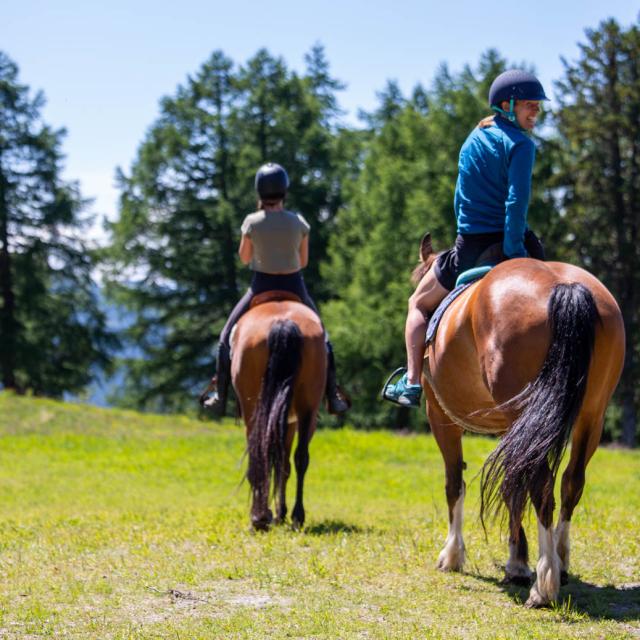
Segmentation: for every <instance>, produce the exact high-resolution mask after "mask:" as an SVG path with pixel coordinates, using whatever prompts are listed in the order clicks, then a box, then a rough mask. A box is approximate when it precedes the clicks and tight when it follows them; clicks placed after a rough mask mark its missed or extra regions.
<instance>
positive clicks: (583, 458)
mask: <svg viewBox="0 0 640 640" xmlns="http://www.w3.org/2000/svg"><path fill="white" fill-rule="evenodd" d="M602 421H603V418H602V417H600V418H599V419H590V418H589V417H587V416H580V417H579V418H578V420H577V422H576V426H575V428H574V431H573V437H572V440H571V455H570V457H569V463H568V464H567V468H566V469H565V472H564V474H563V475H562V485H561V489H560V516H559V518H558V524H557V526H556V549H557V551H558V556H559V557H560V583H561V584H563V585H564V584H567V582H568V581H569V556H570V543H569V530H570V527H571V516H572V515H573V511H574V509H575V508H576V506H577V504H578V502H579V501H580V498H581V496H582V490H583V488H584V480H585V469H586V467H587V464H588V462H589V460H590V459H591V457H592V456H593V454H594V452H595V450H596V448H597V447H598V443H599V441H600V435H601V433H602Z"/></svg>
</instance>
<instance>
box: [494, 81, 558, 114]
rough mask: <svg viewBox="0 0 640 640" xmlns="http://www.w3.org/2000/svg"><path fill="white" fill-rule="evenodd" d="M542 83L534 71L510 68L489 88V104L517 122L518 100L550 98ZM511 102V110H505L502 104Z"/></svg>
mask: <svg viewBox="0 0 640 640" xmlns="http://www.w3.org/2000/svg"><path fill="white" fill-rule="evenodd" d="M548 99H549V98H547V96H546V95H545V92H544V89H543V88H542V84H541V83H540V81H539V80H538V78H536V77H535V76H534V75H533V74H532V73H529V72H528V71H523V70H522V69H510V70H509V71H504V72H503V73H501V74H500V75H499V76H498V77H497V78H496V79H495V80H494V81H493V82H492V83H491V88H490V89H489V106H490V107H491V108H492V109H493V110H494V111H497V112H498V113H501V114H502V115H503V116H505V117H507V118H508V119H509V120H511V121H512V122H515V120H516V116H515V113H514V111H513V106H514V104H515V102H516V100H548ZM505 101H506V102H508V103H509V111H503V110H502V109H501V108H500V105H501V104H502V103H503V102H505Z"/></svg>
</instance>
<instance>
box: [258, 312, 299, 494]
mask: <svg viewBox="0 0 640 640" xmlns="http://www.w3.org/2000/svg"><path fill="white" fill-rule="evenodd" d="M268 345H269V360H268V362H267V368H266V371H265V374H264V378H263V380H262V388H261V390H260V397H259V399H258V404H257V406H256V410H255V413H254V415H253V420H252V423H253V424H252V430H251V433H250V434H249V443H248V452H249V468H248V470H247V478H248V480H249V483H250V484H251V487H252V489H253V490H254V491H255V492H257V493H258V494H262V495H263V496H264V495H267V494H268V492H269V481H270V476H271V474H272V473H273V480H274V484H273V487H274V492H275V490H276V487H277V486H278V484H279V482H280V478H281V477H282V473H283V472H284V465H285V436H286V433H287V420H288V415H289V408H290V406H291V398H292V396H293V386H294V383H295V379H296V375H297V373H298V370H299V368H300V361H301V356H302V333H301V332H300V329H299V328H298V325H297V324H296V323H295V322H293V321H291V320H277V321H276V322H274V323H273V325H272V327H271V329H270V331H269V336H268ZM267 497H268V495H267Z"/></svg>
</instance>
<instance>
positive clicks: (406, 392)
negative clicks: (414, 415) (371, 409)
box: [382, 369, 422, 407]
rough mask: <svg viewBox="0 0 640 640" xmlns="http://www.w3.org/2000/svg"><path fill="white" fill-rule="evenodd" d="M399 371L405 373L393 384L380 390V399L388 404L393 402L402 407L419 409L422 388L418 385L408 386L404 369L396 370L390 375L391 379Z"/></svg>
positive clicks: (386, 385)
mask: <svg viewBox="0 0 640 640" xmlns="http://www.w3.org/2000/svg"><path fill="white" fill-rule="evenodd" d="M401 371H405V373H404V375H403V376H402V377H401V378H400V380H398V382H396V383H395V384H389V381H388V380H387V383H386V384H385V386H384V389H383V390H382V397H383V398H384V399H385V400H389V402H395V404H399V405H400V406H402V407H419V406H420V396H421V395H422V387H421V386H420V385H419V384H409V381H408V379H407V374H406V370H405V369H396V371H394V373H392V374H391V378H393V377H394V376H395V375H396V374H398V373H400V372H401Z"/></svg>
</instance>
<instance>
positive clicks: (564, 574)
mask: <svg viewBox="0 0 640 640" xmlns="http://www.w3.org/2000/svg"><path fill="white" fill-rule="evenodd" d="M560 584H561V585H562V586H563V587H564V586H565V585H568V584H569V572H568V571H565V570H564V569H562V571H560Z"/></svg>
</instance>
